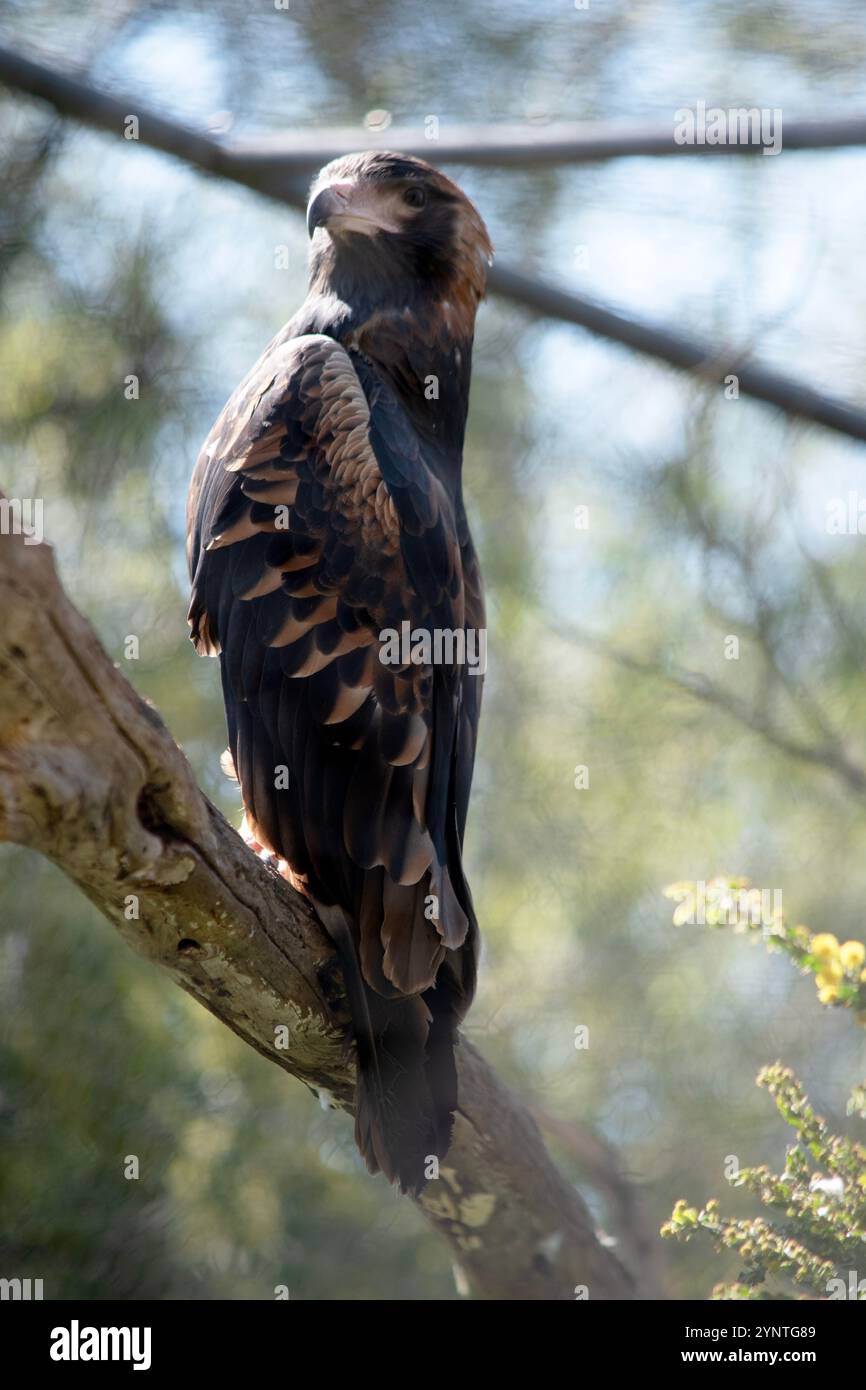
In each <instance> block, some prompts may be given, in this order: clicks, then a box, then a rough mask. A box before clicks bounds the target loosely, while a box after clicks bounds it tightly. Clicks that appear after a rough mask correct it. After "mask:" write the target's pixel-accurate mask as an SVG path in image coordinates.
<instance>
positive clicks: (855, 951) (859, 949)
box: [839, 941, 866, 970]
mask: <svg viewBox="0 0 866 1390" xmlns="http://www.w3.org/2000/svg"><path fill="white" fill-rule="evenodd" d="M839 959H840V960H841V962H842V964H843V965H844V967H845V969H846V970H859V969H860V966H861V965H862V964H863V962H864V961H866V946H864V945H863V942H862V941H843V943H842V945H841V946H840V947H839Z"/></svg>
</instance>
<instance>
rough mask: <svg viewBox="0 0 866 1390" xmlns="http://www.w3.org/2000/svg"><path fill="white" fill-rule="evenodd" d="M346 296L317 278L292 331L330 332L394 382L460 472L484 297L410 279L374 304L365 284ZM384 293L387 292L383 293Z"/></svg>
mask: <svg viewBox="0 0 866 1390" xmlns="http://www.w3.org/2000/svg"><path fill="white" fill-rule="evenodd" d="M340 288H342V289H343V291H344V292H343V293H342V294H339V293H337V292H336V289H335V288H334V287H333V286H332V285H330V284H328V283H327V282H324V283H323V280H322V278H321V277H319V278H317V279H316V280H314V282H313V284H312V285H311V289H310V294H309V295H308V297H307V300H306V302H305V304H304V306H303V308H302V309H301V310H300V312H299V313H298V314H297V315H296V316H295V318H294V319H293V320H292V323H291V325H290V327H291V330H292V333H293V334H296V333H326V334H328V336H329V337H332V338H335V339H336V340H337V341H338V342H340V343H342V344H343V346H344V347H346V348H347V349H348V350H349V351H354V352H360V353H362V354H363V355H364V357H366V358H367V359H368V361H369V362H370V363H371V364H372V366H373V368H374V370H375V371H376V373H377V374H378V375H379V376H381V377H382V379H383V380H384V381H386V382H387V383H388V385H389V386H390V387H391V389H392V390H393V391H394V393H395V394H396V396H397V397H398V399H399V401H400V403H401V404H402V405H403V407H404V409H405V410H406V412H407V414H408V415H409V417H410V419H411V420H412V423H413V424H414V425H415V428H416V429H417V430H418V433H419V434H420V435H421V436H422V438H423V439H425V440H426V441H427V442H428V443H429V444H432V445H435V446H438V448H437V452H439V451H441V452H442V453H443V455H444V457H445V458H446V459H448V460H450V462H451V466H452V467H457V468H459V465H460V459H461V456H462V451H463V436H464V433H465V428H466V415H467V411H468V408H469V381H470V376H471V369H472V340H473V335H474V328H475V310H476V308H477V297H476V296H475V295H474V294H468V293H460V292H458V291H456V290H455V288H454V286H453V284H449V283H448V282H447V281H443V282H442V283H441V284H436V283H434V284H432V285H431V284H429V283H427V284H421V285H420V286H418V287H417V288H413V289H412V290H407V289H406V288H405V281H404V282H403V286H402V287H401V286H400V284H399V282H395V283H394V284H393V285H389V286H387V287H382V286H381V285H380V286H379V291H380V292H379V293H378V294H377V295H376V297H375V299H374V298H373V297H372V296H368V295H367V294H365V293H364V292H363V291H361V290H360V289H359V288H358V286H357V285H356V284H355V285H351V284H347V285H345V286H341V287H340ZM383 288H384V292H382V291H383Z"/></svg>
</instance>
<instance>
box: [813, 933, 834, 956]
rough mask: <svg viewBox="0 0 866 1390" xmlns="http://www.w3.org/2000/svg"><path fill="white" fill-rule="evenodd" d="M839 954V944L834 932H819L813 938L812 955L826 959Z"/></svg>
mask: <svg viewBox="0 0 866 1390" xmlns="http://www.w3.org/2000/svg"><path fill="white" fill-rule="evenodd" d="M838 952H839V942H838V940H837V939H836V937H835V936H834V935H833V933H832V932H828V931H824V932H819V933H818V935H817V936H813V937H812V955H813V956H818V957H819V958H820V957H824V956H835V955H837V954H838Z"/></svg>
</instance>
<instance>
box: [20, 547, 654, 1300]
mask: <svg viewBox="0 0 866 1390" xmlns="http://www.w3.org/2000/svg"><path fill="white" fill-rule="evenodd" d="M0 601H2V607H3V612H4V624H3V629H2V636H0V839H2V840H9V841H13V842H15V843H17V844H20V845H27V846H29V847H31V848H32V849H35V850H38V851H39V852H40V853H42V854H45V855H47V856H48V857H49V858H51V859H52V860H53V861H54V862H55V863H56V864H58V865H59V866H60V868H61V869H63V870H64V871H65V872H66V873H67V874H68V875H69V876H70V878H72V879H74V881H75V882H76V883H77V884H78V885H79V887H80V888H81V889H82V890H83V892H84V893H86V894H87V896H88V897H89V898H90V899H91V901H92V902H93V903H95V905H96V906H97V907H98V908H99V910H100V911H101V912H102V913H103V914H104V915H105V916H106V917H107V918H108V919H109V920H110V921H111V922H112V923H113V924H114V925H115V926H116V927H117V929H118V931H119V932H120V933H121V935H122V937H123V938H124V940H125V941H126V942H127V943H128V944H129V945H130V946H131V947H132V949H133V950H135V951H137V952H138V953H139V954H141V955H143V956H145V957H146V958H147V959H148V960H150V961H152V962H153V963H154V964H156V965H159V966H161V967H162V968H163V969H164V970H167V971H168V972H169V974H170V975H171V977H172V978H173V979H174V981H175V982H176V983H177V984H179V985H180V986H181V988H183V989H184V990H186V991H187V992H188V993H189V994H191V995H192V996H193V998H195V999H197V1000H198V1001H199V1003H201V1004H203V1005H204V1007H205V1008H206V1009H209V1010H210V1012H211V1013H212V1014H214V1015H215V1016H216V1017H217V1018H218V1019H219V1020H220V1021H221V1022H223V1023H224V1024H226V1026H227V1027H229V1028H231V1029H232V1030H233V1031H234V1032H235V1033H237V1034H238V1035H239V1037H241V1038H242V1039H243V1040H244V1041H245V1042H247V1043H249V1045H250V1046H251V1047H254V1048H255V1049H256V1051H257V1052H260V1053H261V1054H262V1056H264V1057H267V1058H269V1059H270V1060H271V1061H273V1062H276V1063H277V1065H278V1066H281V1067H282V1068H283V1069H284V1070H286V1071H288V1072H290V1073H291V1074H292V1075H294V1076H297V1077H299V1078H300V1079H301V1080H302V1081H304V1082H305V1083H306V1085H307V1086H309V1087H311V1088H313V1089H314V1090H316V1091H317V1092H322V1091H327V1092H329V1094H330V1095H331V1096H332V1097H333V1099H334V1102H335V1104H336V1105H337V1106H338V1107H339V1108H341V1109H349V1108H350V1103H351V1095H352V1065H353V1064H352V1060H351V1049H350V1048H348V1047H347V1044H346V1031H345V1029H346V1023H347V1019H348V1015H347V1014H346V1012H345V1003H344V1000H343V998H342V995H341V994H335V990H334V984H333V981H334V979H335V978H336V976H335V973H334V970H333V949H332V947H331V945H330V942H329V940H328V938H327V936H326V934H325V932H324V930H323V928H322V927H321V925H320V923H319V922H318V920H317V918H316V917H315V915H314V913H313V911H312V909H311V908H310V905H309V904H308V903H307V901H306V900H305V899H304V898H302V897H301V896H299V895H298V894H297V893H295V892H294V891H293V889H292V888H290V887H289V886H288V884H286V883H285V882H284V881H283V880H282V879H281V878H280V877H279V875H278V874H276V873H275V872H274V871H273V870H272V869H271V868H269V867H268V866H267V865H266V864H264V863H263V862H262V861H261V860H260V859H258V858H257V857H256V856H255V855H254V854H253V853H252V851H251V850H250V849H248V848H247V846H246V845H245V844H244V843H243V841H242V840H241V838H240V837H239V835H238V834H237V833H236V832H235V831H234V830H233V829H232V828H231V826H229V825H228V823H227V822H226V821H225V820H224V819H223V817H222V816H221V815H220V814H219V812H218V811H217V810H216V809H215V808H214V807H213V806H211V805H210V804H209V802H208V801H207V800H206V798H205V797H204V796H203V795H202V793H201V792H200V791H199V789H198V787H197V786H196V784H195V781H194V778H193V776H192V773H191V771H190V768H189V766H188V765H187V763H186V760H185V758H184V757H183V754H182V753H181V752H180V750H179V748H178V747H177V746H176V744H175V743H174V741H173V740H172V738H171V736H170V735H169V733H168V731H167V730H166V728H165V726H164V724H163V723H162V720H161V719H160V718H159V716H158V714H157V713H156V712H155V711H154V710H153V709H152V708H151V707H150V706H148V705H147V704H146V703H145V702H144V701H143V700H141V699H140V698H139V696H137V695H136V693H135V691H134V690H133V689H132V687H131V686H130V685H128V684H127V682H126V681H125V680H124V679H123V677H122V676H121V675H120V673H119V672H118V671H117V670H116V668H115V667H114V666H113V665H112V663H111V661H110V660H109V658H108V657H107V655H106V653H105V652H104V650H103V649H102V647H101V646H100V644H99V642H98V640H97V638H96V636H95V634H94V632H93V631H92V629H91V628H90V626H89V625H88V623H87V622H86V621H85V620H84V619H83V618H82V616H81V615H80V614H79V613H78V612H77V610H76V609H75V608H74V607H73V606H72V604H71V603H70V602H69V600H68V599H67V598H66V596H65V594H64V592H63V589H62V588H61V586H60V583H59V581H58V579H57V576H56V573H55V569H54V564H53V560H52V555H51V551H50V549H49V547H48V546H46V545H29V544H27V543H26V538H25V537H24V536H23V535H21V536H14V535H4V536H0ZM191 659H193V658H192V657H191ZM281 1027H286V1028H287V1029H288V1036H289V1040H290V1041H289V1046H288V1048H287V1049H281V1048H280V1047H279V1046H278V1042H279V1040H280V1037H279V1033H278V1031H277V1030H278V1029H279V1028H281ZM458 1057H459V1075H460V1111H459V1114H458V1116H457V1122H456V1126H455V1138H454V1144H453V1147H452V1150H451V1153H450V1154H449V1156H448V1159H447V1162H446V1164H445V1165H443V1170H442V1173H441V1176H440V1178H439V1180H438V1181H435V1182H431V1183H429V1184H428V1185H427V1187H426V1189H425V1191H424V1192H423V1193H422V1195H421V1197H420V1198H419V1206H420V1208H421V1210H422V1211H423V1213H424V1215H425V1216H426V1218H427V1219H428V1220H429V1221H430V1223H431V1224H432V1225H433V1227H434V1228H435V1229H436V1230H437V1231H438V1232H439V1233H440V1234H441V1235H442V1236H444V1237H445V1239H446V1240H447V1241H448V1242H449V1243H450V1244H451V1246H452V1248H453V1250H454V1255H455V1259H456V1261H457V1262H458V1263H459V1265H460V1266H461V1267H462V1268H463V1270H464V1271H465V1273H466V1275H467V1277H468V1279H469V1282H470V1284H471V1286H472V1287H473V1288H474V1289H475V1291H476V1292H477V1293H478V1294H479V1295H480V1296H481V1297H484V1298H489V1299H554V1300H567V1299H573V1298H574V1296H575V1287H576V1286H579V1285H586V1286H587V1288H588V1290H589V1295H590V1297H591V1298H593V1299H627V1298H631V1297H632V1296H633V1294H634V1283H633V1281H632V1279H631V1277H630V1276H629V1275H628V1274H627V1273H626V1271H625V1270H624V1269H623V1267H622V1266H621V1265H620V1263H619V1261H618V1260H617V1259H616V1257H615V1256H614V1255H613V1254H612V1252H611V1251H610V1250H609V1249H608V1248H607V1247H606V1246H605V1245H604V1244H603V1243H602V1242H601V1241H600V1240H599V1239H598V1237H597V1235H596V1233H595V1230H594V1227H593V1223H592V1220H591V1218H590V1216H589V1213H588V1211H587V1209H586V1207H585V1205H584V1203H583V1201H582V1200H581V1198H580V1197H579V1195H578V1194H577V1193H576V1192H575V1190H574V1189H573V1187H572V1186H571V1185H570V1184H569V1183H567V1182H566V1181H565V1179H564V1178H563V1177H562V1175H561V1174H560V1173H559V1172H558V1171H557V1169H556V1168H555V1166H554V1165H553V1163H552V1161H551V1159H550V1158H549V1156H548V1154H547V1153H546V1151H545V1149H544V1145H543V1143H542V1141H541V1137H540V1135H539V1133H538V1129H537V1127H536V1125H535V1122H534V1121H533V1119H532V1117H531V1115H530V1114H529V1112H528V1111H527V1110H526V1108H525V1107H524V1106H523V1105H521V1104H520V1102H519V1101H518V1100H517V1099H516V1098H515V1097H514V1095H513V1094H512V1093H511V1092H510V1091H509V1090H508V1088H507V1087H506V1086H505V1085H504V1083H503V1082H502V1081H501V1080H500V1079H499V1078H498V1077H497V1076H496V1075H495V1073H494V1072H493V1071H492V1070H491V1068H490V1067H489V1066H488V1065H487V1063H486V1062H485V1061H484V1060H483V1058H482V1057H481V1056H480V1054H479V1053H478V1052H477V1051H476V1050H475V1048H473V1047H472V1045H471V1044H470V1043H469V1042H467V1041H466V1040H465V1039H464V1040H462V1042H461V1046H460V1048H459V1049H458ZM380 1181H382V1180H381V1179H380Z"/></svg>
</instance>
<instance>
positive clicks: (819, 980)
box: [815, 960, 845, 989]
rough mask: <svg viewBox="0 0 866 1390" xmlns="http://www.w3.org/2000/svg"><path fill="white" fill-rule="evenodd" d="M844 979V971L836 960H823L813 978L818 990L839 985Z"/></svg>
mask: <svg viewBox="0 0 866 1390" xmlns="http://www.w3.org/2000/svg"><path fill="white" fill-rule="evenodd" d="M844 978H845V971H844V970H843V969H842V966H841V964H840V962H839V961H838V960H825V961H822V963H821V969H820V970H819V971H818V974H817V975H816V976H815V983H816V984H817V986H818V988H819V989H823V988H824V986H825V985H838V984H841V983H842V981H843V980H844Z"/></svg>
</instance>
